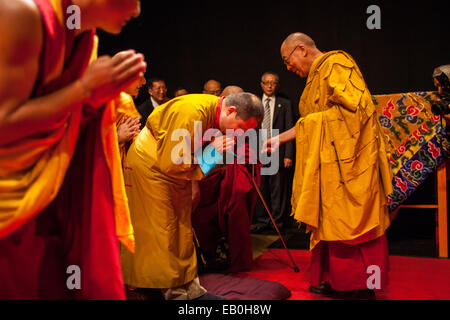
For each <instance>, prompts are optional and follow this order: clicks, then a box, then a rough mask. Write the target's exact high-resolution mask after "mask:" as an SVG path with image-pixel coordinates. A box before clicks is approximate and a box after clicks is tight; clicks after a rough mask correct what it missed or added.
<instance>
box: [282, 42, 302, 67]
mask: <svg viewBox="0 0 450 320" xmlns="http://www.w3.org/2000/svg"><path fill="white" fill-rule="evenodd" d="M298 47H299V46H298V45H297V46H295V48H294V49H293V50H292V51H291V53H289V55H288V56H287V58H283V62H284V64H289V59H290V58H291V55H292V54H293V53H294V51H295V49H297V48H298Z"/></svg>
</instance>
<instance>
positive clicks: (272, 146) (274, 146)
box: [261, 136, 280, 154]
mask: <svg viewBox="0 0 450 320" xmlns="http://www.w3.org/2000/svg"><path fill="white" fill-rule="evenodd" d="M279 147H280V139H279V138H278V136H277V137H272V138H270V139H267V140H266V142H264V144H263V146H262V149H261V154H263V153H273V152H275V151H277V150H278V148H279Z"/></svg>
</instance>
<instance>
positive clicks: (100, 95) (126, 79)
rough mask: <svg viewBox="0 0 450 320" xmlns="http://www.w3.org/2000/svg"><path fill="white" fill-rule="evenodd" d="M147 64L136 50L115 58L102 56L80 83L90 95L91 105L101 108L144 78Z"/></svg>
mask: <svg viewBox="0 0 450 320" xmlns="http://www.w3.org/2000/svg"><path fill="white" fill-rule="evenodd" d="M146 68H147V64H146V63H145V61H144V56H143V55H142V54H140V53H136V52H135V51H134V50H127V51H121V52H119V53H117V54H116V55H115V56H114V57H112V58H111V57H109V56H102V57H100V58H98V59H97V60H95V61H93V62H92V63H91V64H90V65H89V67H88V68H87V70H86V72H85V73H84V75H83V76H82V77H81V79H80V81H81V84H82V85H83V87H84V89H85V90H86V91H87V93H88V95H89V97H90V98H89V104H90V105H91V106H93V107H99V106H101V105H103V104H104V103H105V102H107V101H109V100H111V99H112V98H114V97H115V96H117V95H118V94H119V93H120V92H121V91H124V90H125V88H127V87H128V86H129V85H130V84H131V83H133V82H134V81H136V80H137V79H139V78H140V77H142V76H143V74H144V72H145V69H146Z"/></svg>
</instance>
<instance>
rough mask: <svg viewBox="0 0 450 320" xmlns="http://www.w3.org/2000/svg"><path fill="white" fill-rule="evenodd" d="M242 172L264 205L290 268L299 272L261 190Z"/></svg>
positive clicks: (251, 178) (253, 180)
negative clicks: (287, 257)
mask: <svg viewBox="0 0 450 320" xmlns="http://www.w3.org/2000/svg"><path fill="white" fill-rule="evenodd" d="M244 171H245V174H246V175H247V177H248V178H249V179H250V181H251V182H252V184H253V187H254V188H255V190H256V192H257V193H258V195H259V198H260V199H261V201H262V203H263V205H264V208H266V212H267V214H268V215H269V218H270V220H271V221H272V224H273V226H274V227H275V230H276V231H277V233H278V237H280V240H281V242H282V243H283V246H284V249H286V252H287V254H288V256H289V259H290V260H291V263H292V265H293V267H292V268H293V269H294V272H300V270H299V268H298V267H297V265H296V264H295V262H294V259H293V258H292V256H291V252H290V251H289V249H288V248H287V246H286V244H285V243H284V240H283V237H282V236H281V233H280V230H279V229H278V227H277V224H276V223H275V220H274V219H273V217H272V214H271V213H270V210H269V208H268V207H267V204H266V201H264V197H263V195H262V193H261V190H260V189H259V187H258V185H257V184H256V181H255V179H253V177H251V176H250V174H249V173H248V172H247V171H246V170H244Z"/></svg>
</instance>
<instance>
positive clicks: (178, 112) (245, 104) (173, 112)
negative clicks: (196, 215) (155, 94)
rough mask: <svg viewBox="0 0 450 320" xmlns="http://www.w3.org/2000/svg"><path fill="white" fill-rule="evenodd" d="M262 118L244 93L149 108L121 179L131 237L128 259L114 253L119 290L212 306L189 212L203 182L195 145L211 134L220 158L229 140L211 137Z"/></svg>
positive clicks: (258, 103)
mask: <svg viewBox="0 0 450 320" xmlns="http://www.w3.org/2000/svg"><path fill="white" fill-rule="evenodd" d="M263 116H264V110H263V106H262V103H261V101H260V99H259V98H258V97H256V96H255V95H253V94H250V93H245V92H243V93H238V94H234V95H230V96H228V97H226V98H221V97H217V96H213V95H208V94H190V95H184V96H180V97H177V98H175V99H172V100H170V101H169V102H167V103H165V104H163V105H161V106H159V107H157V108H155V110H154V111H153V112H152V114H151V115H150V116H149V117H148V119H147V122H146V126H145V127H144V128H143V129H142V130H141V132H140V133H139V135H138V137H137V139H136V140H135V141H134V143H133V144H132V145H131V147H130V149H129V151H128V154H127V160H126V161H127V167H126V168H125V172H124V174H125V183H126V189H127V195H128V199H129V204H130V212H131V220H132V223H133V227H134V230H135V236H136V252H135V254H132V253H130V252H129V251H128V250H126V249H123V250H121V258H122V270H123V275H124V281H125V283H126V284H128V285H130V286H134V287H137V288H141V289H142V288H154V289H161V290H162V294H163V296H164V298H165V299H167V300H171V299H183V300H186V299H187V300H191V299H196V298H199V299H217V296H214V295H212V294H210V293H207V292H206V290H205V289H204V288H203V287H202V286H201V285H200V283H199V280H198V277H197V259H196V253H195V246H194V243H193V233H192V226H191V212H192V206H193V198H194V199H198V190H199V187H198V180H201V179H202V178H203V177H204V176H205V175H204V173H203V172H202V170H201V168H200V166H199V165H198V164H196V163H195V162H196V161H194V154H198V150H199V148H201V145H202V141H201V139H202V137H203V141H206V140H209V138H208V137H207V136H205V137H204V136H203V135H204V133H205V132H207V130H208V129H216V130H215V131H216V134H215V136H216V139H214V142H212V144H213V145H214V148H216V150H218V151H219V152H223V151H225V150H231V148H232V146H233V145H234V138H233V137H232V136H229V135H228V136H226V135H220V134H218V133H220V132H222V133H226V130H227V129H232V130H237V129H242V130H244V131H246V130H248V129H253V128H255V127H256V126H257V125H258V123H260V122H261V121H262V118H263ZM199 124H200V126H199ZM219 131H220V132H219ZM208 132H209V133H211V130H209V131H208ZM199 139H200V140H199ZM195 141H197V142H198V143H197V147H196V143H195ZM196 148H197V149H196Z"/></svg>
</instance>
